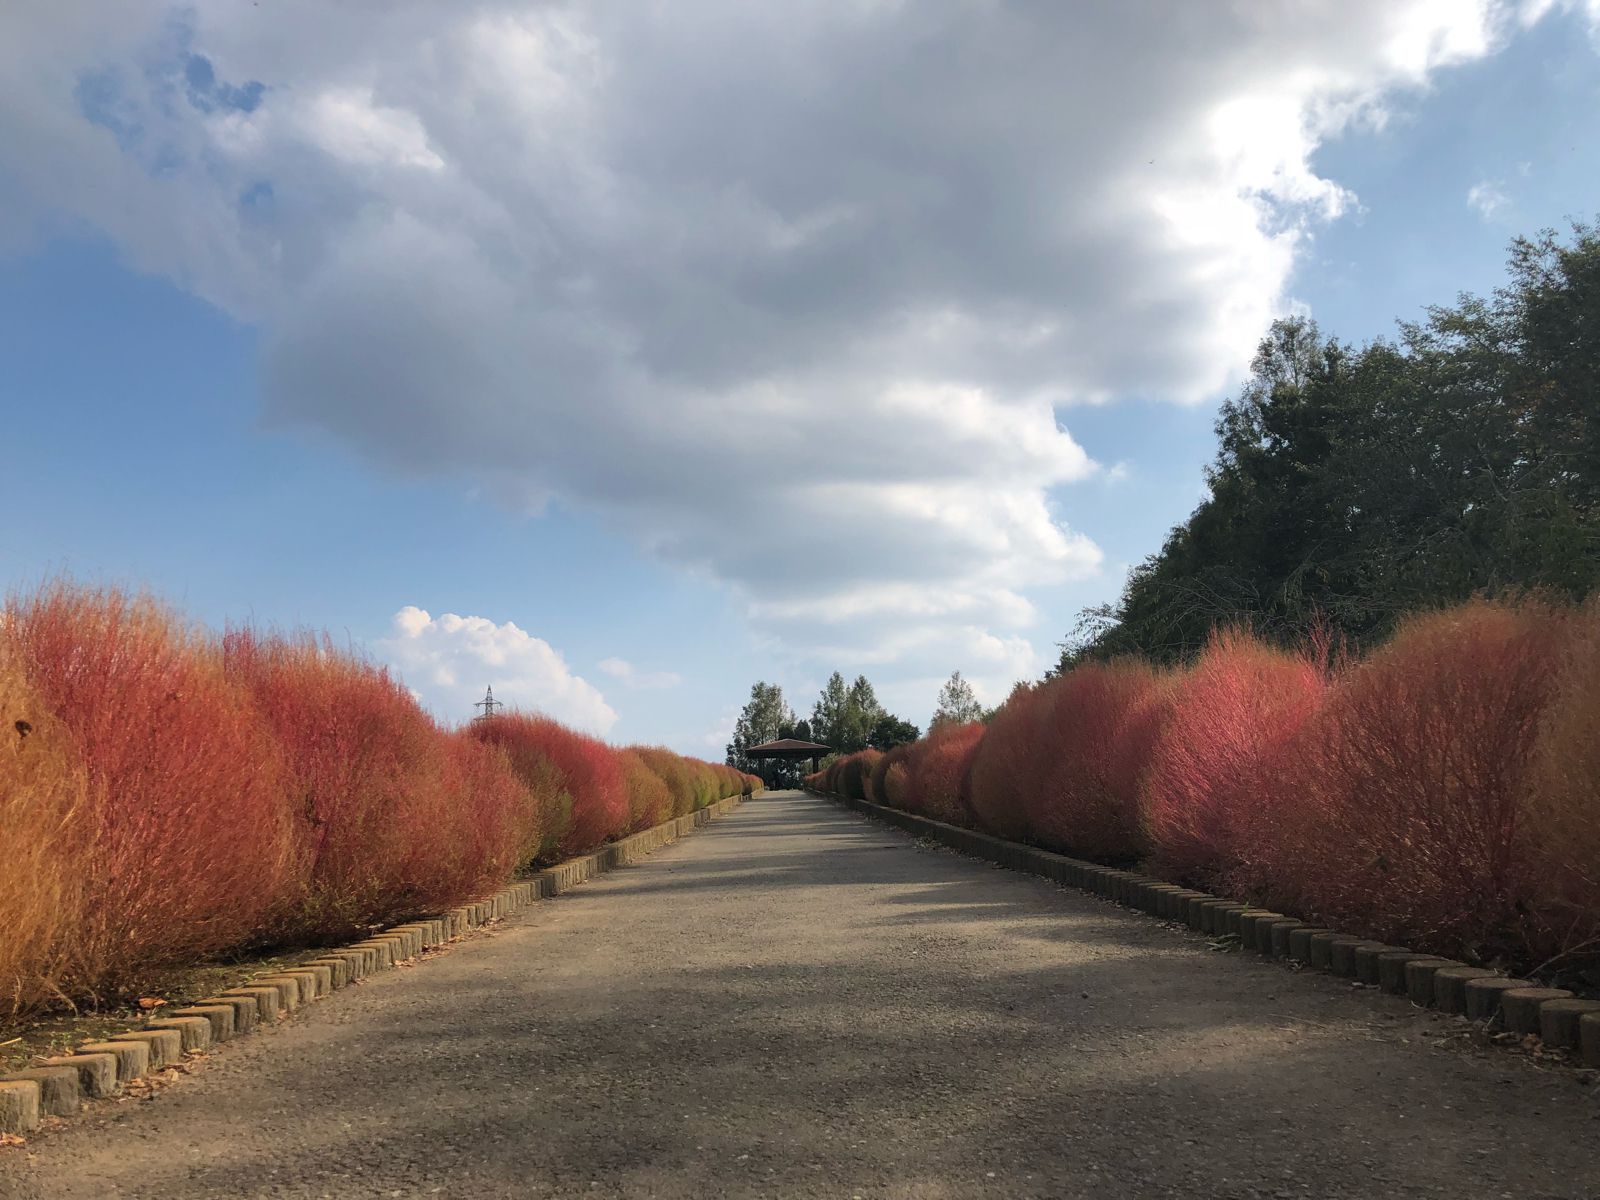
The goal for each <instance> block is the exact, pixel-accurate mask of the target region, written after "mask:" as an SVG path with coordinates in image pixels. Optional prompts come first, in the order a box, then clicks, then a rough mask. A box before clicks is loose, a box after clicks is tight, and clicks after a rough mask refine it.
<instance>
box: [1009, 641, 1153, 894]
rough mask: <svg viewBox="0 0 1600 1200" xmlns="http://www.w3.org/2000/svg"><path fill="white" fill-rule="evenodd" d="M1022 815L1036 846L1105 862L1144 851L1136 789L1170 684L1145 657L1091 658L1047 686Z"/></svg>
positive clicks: (1130, 858)
mask: <svg viewBox="0 0 1600 1200" xmlns="http://www.w3.org/2000/svg"><path fill="white" fill-rule="evenodd" d="M1040 692H1041V697H1040V703H1041V705H1042V707H1043V709H1044V711H1043V713H1042V719H1041V721H1040V726H1041V728H1040V731H1039V737H1038V741H1037V743H1036V746H1037V750H1036V752H1035V754H1036V758H1037V767H1036V775H1035V779H1034V782H1033V783H1032V785H1031V786H1029V787H1027V788H1025V789H1023V791H1022V793H1021V802H1022V808H1023V820H1024V822H1025V824H1026V826H1027V827H1028V829H1029V830H1031V832H1032V834H1033V837H1034V838H1035V839H1036V840H1037V841H1038V842H1039V844H1040V845H1043V846H1048V847H1050V848H1051V849H1057V850H1069V849H1070V850H1071V851H1073V852H1074V853H1076V854H1079V855H1082V856H1085V857H1088V858H1093V859H1100V860H1102V861H1108V862H1124V861H1135V860H1138V859H1140V858H1142V857H1143V856H1144V855H1145V854H1146V853H1147V852H1148V850H1149V841H1148V839H1147V837H1146V836H1145V832H1144V826H1143V822H1142V821H1141V819H1140V804H1139V800H1140V792H1141V787H1142V785H1143V783H1144V779H1145V775H1146V772H1147V770H1148V768H1149V765H1150V761H1151V753H1152V751H1153V749H1154V747H1155V745H1156V743H1157V742H1158V740H1159V739H1160V737H1161V734H1162V731H1163V728H1164V725H1165V722H1166V719H1167V717H1168V715H1169V714H1170V712H1171V707H1172V704H1171V701H1172V689H1171V688H1170V687H1169V686H1168V685H1167V682H1166V681H1165V680H1164V679H1163V678H1162V676H1161V675H1160V674H1159V673H1158V672H1157V671H1156V670H1155V669H1154V668H1153V667H1151V666H1149V665H1148V664H1146V663H1143V662H1137V661H1133V660H1129V659H1119V660H1117V661H1115V662H1110V663H1089V664H1086V665H1084V666H1081V667H1079V668H1078V669H1077V670H1075V671H1069V672H1067V673H1066V674H1064V675H1061V676H1058V677H1057V678H1055V679H1053V680H1051V681H1050V682H1049V683H1047V684H1045V685H1044V686H1043V687H1042V688H1041V689H1040Z"/></svg>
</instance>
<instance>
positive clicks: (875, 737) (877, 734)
mask: <svg viewBox="0 0 1600 1200" xmlns="http://www.w3.org/2000/svg"><path fill="white" fill-rule="evenodd" d="M921 734H922V731H921V730H920V729H918V728H917V727H916V726H915V725H913V724H912V723H911V722H910V721H902V720H901V719H900V718H899V717H897V716H895V715H894V714H893V713H884V714H883V715H882V716H881V717H879V718H878V719H877V721H875V722H874V723H873V726H872V731H871V732H870V733H868V734H867V745H868V746H870V747H872V748H873V749H874V750H893V749H894V748H895V747H896V746H903V745H905V744H906V743H907V742H914V741H916V740H917V738H918V737H920V736H921Z"/></svg>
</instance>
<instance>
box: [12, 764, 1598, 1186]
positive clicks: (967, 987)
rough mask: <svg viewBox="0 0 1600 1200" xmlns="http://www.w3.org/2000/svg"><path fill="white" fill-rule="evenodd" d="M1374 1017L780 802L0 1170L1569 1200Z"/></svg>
mask: <svg viewBox="0 0 1600 1200" xmlns="http://www.w3.org/2000/svg"><path fill="white" fill-rule="evenodd" d="M1452 1028H1454V1027H1453V1026H1452V1025H1451V1024H1450V1023H1449V1022H1448V1021H1447V1020H1445V1019H1443V1018H1439V1017H1435V1016H1431V1015H1427V1014H1423V1013H1420V1012H1418V1011H1417V1010H1413V1009H1411V1008H1410V1007H1409V1006H1408V1005H1407V1004H1405V1003H1404V1002H1403V1001H1401V1000H1399V999H1397V998H1390V997H1379V996H1375V995H1373V994H1372V993H1371V992H1352V990H1351V989H1350V987H1349V985H1348V984H1345V983H1342V982H1339V981H1335V980H1331V979H1327V978H1323V977H1313V976H1305V975H1298V976H1297V975H1294V974H1291V973H1290V972H1288V971H1286V970H1284V969H1283V968H1282V967H1279V966H1274V965H1271V964H1268V963H1264V962H1260V961H1252V960H1250V959H1248V958H1241V957H1240V956H1238V955H1235V954H1222V953H1217V952H1215V951H1212V950H1210V949H1208V948H1207V946H1206V944H1205V942H1204V941H1202V940H1200V939H1199V938H1198V937H1196V936H1194V935H1192V934H1188V933H1183V932H1179V931H1178V930H1176V929H1175V928H1171V927H1167V926H1163V925H1160V924H1158V923H1156V922H1155V921H1152V920H1151V919H1149V918H1147V917H1144V916H1140V915H1135V914H1133V913H1128V912H1124V911H1121V910H1119V909H1117V908H1115V907H1113V906H1111V905H1109V904H1106V903H1105V902H1103V901H1100V900H1096V899H1094V898H1092V897H1089V896H1086V895H1083V894H1081V893H1078V892H1074V891H1066V890H1062V889H1060V888H1057V887H1056V886H1054V885H1052V884H1050V883H1048V882H1045V881H1043V880H1039V879H1036V878H1032V877H1028V876H1022V875H1016V874H1012V873H1009V872H1006V871H1001V870H998V869H996V868H994V867H991V866H989V865H987V864H983V863H977V862H973V861H970V860H967V859H964V858H960V857H958V856H956V855H953V854H951V853H949V852H946V851H943V850H937V849H931V848H925V847H919V846H918V845H916V844H915V843H914V842H913V841H912V840H911V839H910V838H909V837H907V836H906V835H904V834H902V833H899V832H897V831H893V830H890V829H886V828H884V827H882V826H879V825H875V824H872V823H869V822H867V821H866V820H864V819H862V818H860V817H858V816H855V815H854V814H850V813H847V812H844V811H842V810H840V809H839V808H836V807H835V806H833V805H831V804H828V803H826V802H824V801H819V800H815V799H812V798H809V797H805V796H801V795H798V794H794V793H778V794H774V795H771V796H767V797H762V798H758V799H756V800H755V801H753V802H751V803H749V804H746V805H745V806H744V807H742V808H740V809H738V810H737V811H735V812H734V813H733V814H732V815H730V816H729V817H727V818H725V819H724V820H722V821H720V822H718V823H717V824H715V825H713V826H711V827H709V828H707V829H706V830H703V831H702V832H700V833H698V834H696V835H695V836H694V837H692V838H688V839H686V840H684V841H682V842H679V843H677V844H675V845H673V846H671V847H669V848H667V849H665V850H662V851H661V852H659V853H657V854H655V855H653V856H652V857H651V858H649V859H648V860H646V861H645V862H644V863H642V864H640V865H638V866H635V867H630V868H627V869H625V870H623V871H619V872H617V873H615V874H613V875H610V876H607V877H605V878H604V879H601V880H598V881H596V882H594V883H591V884H588V885H585V886H584V887H582V888H580V889H578V890H576V891H574V892H572V893H569V894H568V895H567V896H565V897H562V898H560V899H558V900H555V901H550V902H546V903H543V904H539V905H535V906H534V907H533V908H532V909H531V910H530V911H529V912H528V913H526V914H524V915H521V916H519V917H517V918H515V919H513V920H512V921H509V922H507V923H506V925H505V926H503V927H502V929H501V931H500V932H499V933H498V934H496V935H494V936H489V937H484V938H480V939H478V940H475V941H471V942H468V943H466V944H463V945H461V946H459V947H458V948H456V949H455V950H454V951H452V952H451V953H449V954H446V955H443V956H441V957H439V958H437V959H435V960H433V961H430V962H426V963H423V964H421V965H419V966H417V967H415V968H413V969H408V970H401V971H394V972H389V973H386V974H384V975H381V976H378V977H376V978H374V979H372V980H370V981H368V982H366V983H363V984H362V985H360V986H358V987H355V988H350V989H346V990H345V991H344V992H341V993H339V994H337V995H335V996H334V997H332V998H330V999H328V1000H325V1001H322V1002H321V1003H319V1004H318V1005H316V1006H314V1007H313V1008H312V1009H311V1010H310V1011H309V1012H307V1013H304V1014H302V1015H300V1016H298V1017H296V1018H295V1019H294V1020H292V1021H290V1022H287V1023H285V1024H284V1025H282V1026H280V1027H278V1028H276V1029H274V1030H271V1031H269V1032H267V1033H264V1034H261V1035H258V1036H255V1037H252V1038H248V1039H245V1040H243V1041H240V1042H237V1043H233V1044H231V1045H229V1046H228V1047H225V1048H224V1049H223V1050H222V1051H221V1052H220V1053H218V1054H217V1055H216V1056H215V1057H214V1058H213V1059H212V1060H211V1061H210V1062H209V1063H208V1065H207V1066H206V1068H205V1069H204V1070H203V1071H202V1072H200V1073H199V1074H197V1075H196V1076H194V1077H192V1078H189V1079H186V1080H183V1081H182V1082H180V1083H178V1084H177V1085H175V1086H173V1087H171V1088H169V1089H167V1090H166V1091H165V1092H163V1093H162V1094H161V1096H160V1097H159V1098H158V1099H156V1100H154V1101H152V1102H149V1103H124V1104H120V1105H116V1106H109V1107H104V1108H102V1109H101V1112H100V1114H99V1115H95V1116H91V1117H86V1118H80V1119H79V1120H77V1121H76V1122H74V1123H73V1124H71V1125H70V1126H69V1127H67V1128H66V1129H64V1130H62V1131H59V1132H56V1133H52V1134H48V1135H46V1136H44V1137H42V1138H39V1139H36V1140H35V1142H34V1143H33V1144H32V1145H30V1146H29V1147H28V1148H27V1149H26V1150H24V1151H8V1152H4V1153H0V1196H5V1197H6V1198H7V1200H10V1198H11V1197H30V1198H32V1197H41V1198H43V1197H48V1198H50V1200H55V1198H57V1197H86V1198H87V1197H94V1198H97V1200H98V1198H100V1197H161V1198H163V1200H169V1198H170V1200H186V1198H190V1197H229V1198H233V1197H339V1198H342V1197H366V1196H374V1197H391V1196H401V1197H411V1196H443V1197H463V1198H465V1197H500V1196H516V1197H528V1196H552V1195H554V1196H577V1195H582V1196H616V1195H620V1196H674V1197H675V1196H683V1197H691V1196H692V1197H704V1196H775V1197H777V1196H782V1197H789V1196H828V1197H834V1196H842V1197H852V1196H860V1197H888V1196H907V1197H909V1196H918V1197H968V1196H989V1195H993V1196H1035V1195H1037V1196H1052V1197H1078V1196H1082V1197H1141V1196H1182V1197H1271V1198H1277V1197H1301V1196H1315V1197H1346V1196H1348V1197H1373V1196H1449V1197H1453V1198H1459V1197H1479V1196H1482V1197H1515V1198H1516V1200H1524V1198H1528V1197H1564V1198H1568V1197H1588V1196H1600V1121H1597V1116H1600V1103H1597V1101H1596V1099H1595V1097H1594V1090H1595V1089H1592V1088H1590V1087H1588V1086H1586V1085H1584V1084H1583V1083H1581V1082H1580V1081H1579V1080H1578V1078H1577V1076H1576V1073H1574V1072H1570V1071H1554V1070H1540V1069H1538V1068H1536V1067H1534V1066H1533V1065H1531V1064H1530V1063H1528V1062H1526V1061H1524V1060H1522V1059H1520V1058H1517V1057H1515V1056H1512V1055H1510V1054H1507V1053H1504V1052H1499V1051H1487V1052H1485V1051H1474V1050H1466V1049H1460V1048H1452V1045H1447V1044H1446V1043H1450V1039H1445V1038H1441V1037H1439V1036H1438V1035H1439V1034H1441V1033H1444V1032H1447V1031H1449V1030H1450V1029H1452Z"/></svg>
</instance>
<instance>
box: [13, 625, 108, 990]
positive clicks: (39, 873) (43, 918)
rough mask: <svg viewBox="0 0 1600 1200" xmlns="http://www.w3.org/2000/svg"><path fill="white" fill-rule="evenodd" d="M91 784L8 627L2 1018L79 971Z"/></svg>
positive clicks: (65, 731)
mask: <svg viewBox="0 0 1600 1200" xmlns="http://www.w3.org/2000/svg"><path fill="white" fill-rule="evenodd" d="M86 782H87V781H86V779H85V775H84V771H83V769H82V766H81V764H80V763H79V761H78V758H77V756H76V754H75V752H74V747H73V745H72V739H71V735H70V734H69V733H68V732H67V730H66V729H65V728H64V727H63V726H62V725H61V723H60V722H59V721H58V720H57V719H56V717H55V714H54V713H52V712H51V711H50V710H49V709H47V708H46V707H45V706H44V704H43V703H42V702H41V701H40V699H39V697H38V695H37V694H36V693H35V691H34V689H33V687H32V685H30V684H29V682H28V680H27V677H26V676H25V675H24V674H23V672H22V669H21V667H20V666H19V665H18V664H17V662H16V661H15V658H14V656H13V655H12V654H11V653H10V652H9V650H8V647H7V640H6V638H5V636H4V627H3V626H0V931H3V936H0V1018H5V1017H7V1016H9V1015H11V1014H12V1013H15V1012H17V1011H20V1010H22V1009H25V1008H29V1007H32V1006H34V1005H37V1004H39V1003H41V1002H42V1001H45V1000H48V999H50V998H51V997H53V996H55V995H56V994H57V993H58V988H59V986H60V982H61V976H62V974H63V973H64V971H65V970H66V968H67V967H68V966H69V965H70V960H69V955H70V953H71V950H72V938H73V936H74V935H75V933H76V930H77V928H78V925H79V922H80V921H81V920H82V915H83V912H82V909H83V904H84V901H85V899H86V896H85V892H84V885H85V884H86V883H87V882H88V881H87V880H86V879H84V878H83V877H82V875H81V873H80V872H79V870H78V869H77V868H78V865H79V859H78V855H79V854H80V853H81V851H82V845H83V842H82V838H83V832H82V822H83V821H84V820H85V819H86V817H87V812H86V805H85V785H86Z"/></svg>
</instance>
